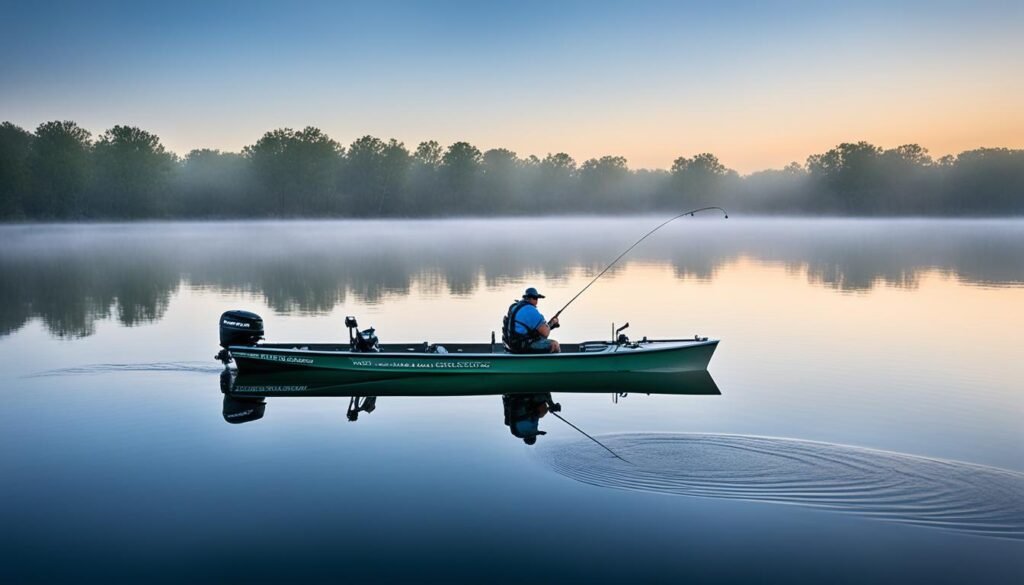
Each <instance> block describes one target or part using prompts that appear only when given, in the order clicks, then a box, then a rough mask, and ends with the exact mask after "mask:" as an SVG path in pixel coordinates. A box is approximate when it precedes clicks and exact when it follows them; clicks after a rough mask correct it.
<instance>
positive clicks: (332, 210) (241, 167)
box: [0, 121, 1024, 221]
mask: <svg viewBox="0 0 1024 585" xmlns="http://www.w3.org/2000/svg"><path fill="white" fill-rule="evenodd" d="M702 205H721V206H723V207H726V208H728V209H729V210H730V211H733V212H734V213H738V212H744V213H750V214H824V215H851V216H888V215H927V216H954V215H971V216H1003V215H1024V150H1011V149H1006V148H982V149H977V150H969V151H966V152H962V153H960V154H959V155H957V156H951V155H947V156H943V157H941V158H939V159H933V158H932V157H931V156H930V155H929V154H928V151H927V149H925V148H923V147H921V146H919V145H916V144H907V145H903V146H899V147H896V148H892V149H883V148H880V147H877V146H874V145H872V144H869V143H867V142H856V143H843V144H840V145H838V146H836V147H835V148H833V149H831V150H829V151H828V152H824V153H821V154H812V155H811V156H809V157H807V160H806V161H805V162H804V163H803V164H801V163H798V162H793V163H790V164H789V165H787V166H786V167H785V168H783V169H778V170H765V171H760V172H756V173H752V174H750V175H745V176H741V175H739V174H738V173H737V172H736V171H733V170H730V169H729V168H727V167H726V166H724V165H723V164H722V163H721V162H720V161H719V160H718V158H717V157H716V156H715V155H713V154H711V153H701V154H696V155H694V156H692V157H685V156H683V157H679V158H677V159H676V160H675V161H674V162H673V164H672V168H671V169H669V170H660V169H659V170H648V169H630V168H629V166H628V164H627V161H626V159H625V158H623V157H621V156H603V157H601V158H592V159H589V160H586V161H583V162H582V163H577V162H576V160H574V159H573V158H572V157H571V156H569V155H568V154H565V153H556V154H547V155H546V156H544V157H543V158H540V157H537V156H533V155H530V156H526V157H521V156H519V155H518V154H516V153H515V152H512V151H510V150H507V149H503V148H495V149H491V150H487V151H484V152H481V151H480V149H478V148H477V147H475V146H473V145H472V144H469V143H467V142H456V143H454V144H451V145H449V146H442V145H441V144H439V143H437V142H435V141H427V142H421V143H420V144H419V145H417V146H416V147H415V148H414V149H411V150H410V149H409V148H408V147H406V146H405V145H404V144H403V143H401V142H398V141H397V140H394V139H392V140H388V141H384V140H381V139H379V138H375V137H373V136H364V137H362V138H359V139H357V140H355V141H354V142H352V143H351V144H350V145H348V146H347V147H346V146H343V145H342V144H340V143H338V142H336V141H334V140H332V139H331V138H330V137H329V136H327V135H326V134H325V133H324V132H323V131H321V130H319V129H317V128H313V127H307V128H304V129H302V130H292V129H290V128H281V129H277V130H272V131H270V132H267V133H266V134H264V135H263V137H262V138H260V139H259V140H258V141H256V143H255V144H252V145H250V146H246V147H245V148H244V149H242V152H240V153H232V152H221V151H218V150H208V149H202V150H193V151H191V152H189V153H188V154H186V155H185V156H184V157H179V156H177V155H175V154H174V153H172V152H168V151H167V150H166V149H165V148H164V146H163V145H162V144H161V143H160V139H159V137H157V136H156V135H154V134H152V133H150V132H147V131H145V130H142V129H140V128H136V127H132V126H114V127H113V128H111V129H109V130H107V131H106V132H104V133H103V134H101V135H99V136H98V137H97V138H95V139H94V138H93V136H92V134H91V133H90V132H89V131H88V130H85V129H84V128H82V127H80V126H78V125H77V124H76V123H74V122H70V121H53V122H46V123H43V124H40V125H39V127H37V128H36V129H35V131H34V132H29V131H27V130H25V129H23V128H20V127H18V126H16V125H14V124H12V123H10V122H4V123H3V124H0V220H5V221H23V220H29V221H37V220H42V221H50V220H58V221H69V220H109V219H161V218H250V217H251V218H261V217H435V216H450V215H478V216H487V215H539V214H587V213H594V214H622V213H647V212H670V211H680V210H684V209H687V208H690V207H697V206H702Z"/></svg>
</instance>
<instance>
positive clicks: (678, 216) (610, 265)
mask: <svg viewBox="0 0 1024 585" xmlns="http://www.w3.org/2000/svg"><path fill="white" fill-rule="evenodd" d="M713 209H716V210H718V211H721V212H722V215H724V216H725V219H729V212H728V211H726V210H724V209H722V208H721V207H718V206H716V205H712V206H710V207H701V208H699V209H691V210H690V211H684V212H682V213H680V214H679V215H677V216H674V217H671V218H669V219H667V220H665V221H663V222H662V223H660V224H659V225H658V227H656V228H654V229H653V230H651V231H649V232H647V233H646V234H644V237H642V238H640V239H639V240H637V241H635V242H633V245H632V246H630V247H628V248H626V251H625V252H623V253H621V254H619V255H618V257H616V258H615V260H612V263H611V264H609V265H608V266H605V267H604V270H602V271H601V274H598V275H597V276H595V277H594V280H591V281H590V283H588V284H587V286H585V287H583V289H582V290H580V292H578V293H576V296H574V297H573V298H571V299H569V302H568V303H565V306H564V307H562V308H561V309H558V312H557V313H555V316H554V317H552V318H551V320H552V321H553V320H555V319H557V318H558V316H559V315H561V314H562V311H564V310H566V309H568V308H569V305H571V304H572V302H573V301H575V300H576V299H578V298H579V297H580V295H582V294H583V293H585V292H587V289H588V288H590V287H591V286H593V284H594V283H595V282H597V280H598V279H599V278H601V277H602V276H604V273H605V272H608V271H609V270H611V267H612V266H615V264H616V263H617V262H618V261H619V260H622V257H623V256H625V255H626V254H629V251H630V250H632V249H633V248H636V247H637V246H639V245H640V242H642V241H644V240H646V239H647V238H648V237H649V236H650V235H651V234H653V233H654V232H656V231H658V230H660V229H661V228H663V227H665V226H666V225H668V224H670V223H672V222H673V221H675V220H677V219H679V218H680V217H686V216H687V215H689V216H690V217H693V214H695V213H700V212H702V211H710V210H713ZM559 418H561V417H559ZM566 422H568V421H566ZM602 446H603V445H602ZM616 457H617V455H616Z"/></svg>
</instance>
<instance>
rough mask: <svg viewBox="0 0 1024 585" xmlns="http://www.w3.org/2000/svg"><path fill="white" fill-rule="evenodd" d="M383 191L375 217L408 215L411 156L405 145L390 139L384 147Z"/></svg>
mask: <svg viewBox="0 0 1024 585" xmlns="http://www.w3.org/2000/svg"><path fill="white" fill-rule="evenodd" d="M383 166H384V190H383V191H382V193H381V198H380V205H379V206H378V208H377V215H383V214H388V215H408V214H409V211H410V203H411V202H410V201H409V195H408V187H409V169H410V167H411V166H412V155H411V154H409V150H408V149H407V148H406V147H405V144H404V143H402V142H399V141H397V140H395V139H394V138H392V139H391V140H389V141H388V143H387V145H386V146H385V147H384V161H383Z"/></svg>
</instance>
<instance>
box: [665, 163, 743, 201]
mask: <svg viewBox="0 0 1024 585" xmlns="http://www.w3.org/2000/svg"><path fill="white" fill-rule="evenodd" d="M671 174H672V180H671V185H672V188H671V189H670V190H669V191H668V192H667V193H666V195H667V197H666V198H663V203H664V204H665V205H666V206H667V207H668V208H670V209H680V208H688V207H698V206H702V205H713V204H716V203H718V204H724V202H723V201H721V197H722V195H723V193H726V192H727V191H728V190H729V188H730V185H729V183H730V182H731V181H730V180H731V179H736V178H737V177H738V176H739V175H738V174H737V173H736V171H733V170H730V169H728V168H726V166H725V165H723V164H722V163H721V162H720V161H719V160H718V157H717V156H715V155H713V154H711V153H710V152H702V153H700V154H697V155H695V156H694V157H693V158H686V157H684V156H681V157H679V158H677V159H676V160H674V161H673V162H672V170H671Z"/></svg>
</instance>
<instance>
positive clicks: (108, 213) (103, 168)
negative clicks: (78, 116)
mask: <svg viewBox="0 0 1024 585" xmlns="http://www.w3.org/2000/svg"><path fill="white" fill-rule="evenodd" d="M94 157H95V162H94V169H95V172H94V180H93V185H92V193H91V197H90V208H91V210H92V211H93V212H94V213H97V214H98V215H100V216H101V217H129V218H140V217H153V216H155V215H159V214H162V213H164V212H166V210H167V204H166V203H167V202H166V201H164V200H163V199H162V198H163V196H164V195H165V194H166V191H165V188H166V186H167V182H168V180H169V179H170V176H171V172H172V171H173V170H174V165H175V163H176V162H177V161H176V157H175V156H174V155H173V154H171V153H169V152H167V150H166V149H164V146H163V144H161V143H160V139H159V138H158V137H157V136H156V135H155V134H152V133H150V132H146V131H145V130H142V129H140V128H136V127H134V126H114V127H113V128H111V129H110V130H107V131H106V132H104V133H103V134H102V135H101V136H100V138H99V140H97V141H96V145H95V147H94Z"/></svg>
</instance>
